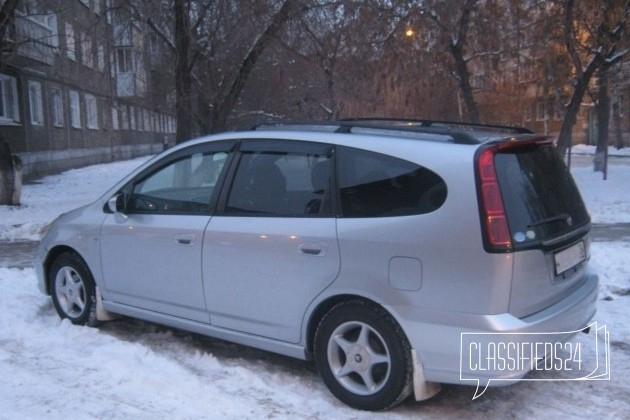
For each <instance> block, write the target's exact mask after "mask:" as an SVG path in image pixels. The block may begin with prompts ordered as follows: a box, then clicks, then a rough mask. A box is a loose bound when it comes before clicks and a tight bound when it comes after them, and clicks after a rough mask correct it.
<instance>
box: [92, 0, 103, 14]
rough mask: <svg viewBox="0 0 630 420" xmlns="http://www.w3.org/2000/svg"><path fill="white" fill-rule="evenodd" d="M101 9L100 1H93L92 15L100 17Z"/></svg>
mask: <svg viewBox="0 0 630 420" xmlns="http://www.w3.org/2000/svg"><path fill="white" fill-rule="evenodd" d="M102 10H103V8H102V7H101V0H94V13H96V14H97V15H100V14H101V13H102Z"/></svg>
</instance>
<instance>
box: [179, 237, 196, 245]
mask: <svg viewBox="0 0 630 420" xmlns="http://www.w3.org/2000/svg"><path fill="white" fill-rule="evenodd" d="M175 242H177V243H178V244H180V245H192V244H193V243H194V242H195V235H177V236H176V237H175Z"/></svg>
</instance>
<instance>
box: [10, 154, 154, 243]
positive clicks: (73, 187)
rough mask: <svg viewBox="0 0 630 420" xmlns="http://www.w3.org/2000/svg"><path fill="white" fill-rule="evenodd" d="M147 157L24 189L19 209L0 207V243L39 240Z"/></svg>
mask: <svg viewBox="0 0 630 420" xmlns="http://www.w3.org/2000/svg"><path fill="white" fill-rule="evenodd" d="M146 160H147V157H142V158H138V159H132V160H125V161H120V162H114V163H108V164H102V165H94V166H89V167H86V168H81V169H72V170H69V171H67V172H64V173H62V174H58V175H51V176H47V177H45V178H43V179H41V180H39V181H37V182H36V183H33V184H27V185H24V187H23V190H22V197H21V200H20V201H21V203H22V205H21V206H20V207H7V206H0V240H39V238H40V236H41V234H40V232H41V229H42V228H43V227H44V226H46V225H47V224H48V223H50V222H52V221H53V220H54V219H55V218H56V217H57V216H59V215H60V214H62V213H65V212H67V211H70V210H72V209H75V208H77V207H80V206H82V205H85V204H88V203H90V202H92V201H94V200H96V199H97V198H98V197H100V196H101V194H103V193H104V192H105V191H107V190H108V189H109V188H110V187H111V186H113V185H114V184H115V183H116V182H117V181H118V180H120V179H122V178H123V177H124V176H125V175H127V174H128V173H129V172H131V171H132V170H133V169H135V168H137V167H138V166H140V164H142V163H144V162H145V161H146Z"/></svg>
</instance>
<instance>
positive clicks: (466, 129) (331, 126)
mask: <svg viewBox="0 0 630 420" xmlns="http://www.w3.org/2000/svg"><path fill="white" fill-rule="evenodd" d="M264 128H266V129H287V130H291V129H301V130H307V129H309V128H310V129H313V130H320V131H329V132H331V133H332V132H334V133H353V132H363V133H366V131H367V132H370V131H373V130H374V131H376V130H378V132H379V133H381V134H390V135H396V134H400V133H401V132H404V133H409V134H410V135H413V134H435V135H439V136H446V138H447V139H450V141H451V142H453V143H456V144H479V143H482V142H483V141H484V138H482V137H483V136H479V134H482V133H484V132H485V133H487V132H496V131H500V132H502V133H509V134H532V131H530V130H528V129H526V128H521V127H510V126H502V125H485V124H473V123H458V122H451V121H433V120H413V119H396V118H354V119H342V120H334V121H283V120H280V121H268V122H263V123H259V124H256V125H255V126H253V127H252V128H251V129H252V130H258V129H264ZM484 129H485V130H484ZM475 134H477V135H475Z"/></svg>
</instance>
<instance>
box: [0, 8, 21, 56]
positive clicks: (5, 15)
mask: <svg viewBox="0 0 630 420" xmlns="http://www.w3.org/2000/svg"><path fill="white" fill-rule="evenodd" d="M19 2H20V0H6V1H5V2H4V3H3V4H2V7H0V54H2V52H4V36H5V34H6V33H7V29H9V23H10V22H11V17H13V11H14V10H15V8H16V7H17V5H18V3H19Z"/></svg>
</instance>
